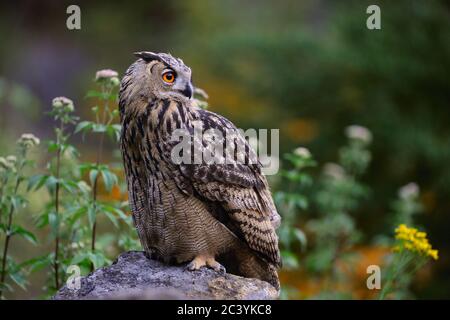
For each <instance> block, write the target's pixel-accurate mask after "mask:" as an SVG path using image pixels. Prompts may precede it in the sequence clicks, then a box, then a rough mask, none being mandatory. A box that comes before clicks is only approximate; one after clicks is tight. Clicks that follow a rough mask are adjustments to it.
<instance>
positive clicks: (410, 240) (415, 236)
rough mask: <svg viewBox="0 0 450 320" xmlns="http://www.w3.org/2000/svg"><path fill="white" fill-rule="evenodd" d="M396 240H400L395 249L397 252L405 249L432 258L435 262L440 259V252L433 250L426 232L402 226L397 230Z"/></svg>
mask: <svg viewBox="0 0 450 320" xmlns="http://www.w3.org/2000/svg"><path fill="white" fill-rule="evenodd" d="M395 238H396V239H397V240H399V244H398V245H397V246H395V247H394V251H396V252H400V251H402V249H404V250H408V251H411V252H413V253H417V254H419V255H422V256H425V257H431V258H433V259H434V260H437V259H438V258H439V256H438V250H435V249H433V248H432V246H431V244H430V243H429V242H428V239H427V234H426V233H425V232H422V231H419V230H417V229H415V228H409V227H408V226H406V225H405V224H401V225H399V226H398V227H397V228H396V229H395Z"/></svg>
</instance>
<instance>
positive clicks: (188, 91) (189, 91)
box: [181, 83, 194, 99]
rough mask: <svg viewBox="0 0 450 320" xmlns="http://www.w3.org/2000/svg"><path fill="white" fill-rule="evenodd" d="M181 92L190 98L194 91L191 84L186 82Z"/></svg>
mask: <svg viewBox="0 0 450 320" xmlns="http://www.w3.org/2000/svg"><path fill="white" fill-rule="evenodd" d="M181 93H182V94H183V95H184V96H185V97H187V98H189V99H191V98H192V94H193V93H194V88H193V87H192V84H190V83H188V84H187V85H186V87H184V89H183V90H182V91H181Z"/></svg>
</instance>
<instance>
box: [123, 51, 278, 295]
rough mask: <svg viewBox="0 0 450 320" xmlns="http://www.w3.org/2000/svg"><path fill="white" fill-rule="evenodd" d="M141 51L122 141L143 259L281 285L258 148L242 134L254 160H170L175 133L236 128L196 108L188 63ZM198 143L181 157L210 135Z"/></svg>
mask: <svg viewBox="0 0 450 320" xmlns="http://www.w3.org/2000/svg"><path fill="white" fill-rule="evenodd" d="M135 55H136V56H137V57H138V60H137V61H135V62H134V63H133V64H132V65H131V66H130V67H129V68H128V70H127V71H126V74H125V75H124V77H123V79H122V81H121V86H120V92H119V111H120V119H121V125H122V131H121V138H120V146H121V151H122V156H123V162H124V168H125V174H126V180H127V186H128V194H129V202H130V207H131V211H132V215H133V221H134V224H135V226H136V230H137V233H138V236H139V239H140V241H141V244H142V246H143V248H144V250H145V252H146V254H147V256H148V257H151V258H155V259H158V260H161V261H163V262H165V263H175V264H181V263H187V264H186V268H187V269H188V270H191V271H194V270H198V269H200V268H202V267H207V268H212V269H214V270H216V271H222V272H225V269H226V270H227V272H230V273H233V274H237V275H241V276H244V277H249V278H258V279H261V280H263V281H267V282H269V283H271V284H272V285H273V286H274V287H276V288H277V289H279V280H278V275H277V269H278V268H279V267H280V266H281V258H280V251H279V248H278V237H277V234H276V232H275V230H276V228H277V227H278V226H279V223H280V220H281V219H280V216H279V214H278V213H277V210H276V208H275V205H274V203H273V200H272V196H271V193H270V190H269V186H268V183H267V180H266V178H265V176H264V175H263V173H262V172H261V164H260V162H259V161H257V156H256V153H255V151H254V150H253V149H252V147H251V146H250V144H249V143H248V141H247V140H246V139H245V137H244V136H243V135H241V134H236V135H235V136H234V139H233V143H234V147H241V149H240V150H244V159H246V160H248V159H256V161H238V159H233V157H230V158H232V159H231V160H230V161H228V158H227V161H226V162H221V161H181V162H179V161H174V157H173V151H174V148H175V147H176V146H177V145H178V143H179V142H180V141H179V140H177V139H174V133H175V132H179V131H180V130H182V132H187V133H189V134H191V135H194V134H193V133H194V131H195V130H197V129H196V128H198V127H200V128H201V129H202V130H205V131H206V130H208V129H214V130H216V132H219V133H223V134H224V136H225V135H226V134H227V133H229V132H238V131H237V130H236V127H235V126H234V125H233V123H231V122H230V121H229V120H227V119H226V118H224V117H222V116H221V115H218V114H216V113H213V112H210V111H207V110H204V109H202V108H200V107H198V105H197V104H196V103H195V100H194V99H193V93H194V86H193V84H192V72H191V69H190V68H189V67H188V66H186V65H185V64H184V63H183V61H182V60H181V59H179V58H175V57H173V56H171V55H170V54H166V53H153V52H148V51H144V52H138V53H135ZM193 140H194V141H193V143H192V144H191V145H190V146H191V147H192V148H191V149H189V148H188V150H187V151H186V154H184V156H186V155H187V156H189V157H190V156H192V153H195V150H194V149H195V145H199V146H200V147H202V148H206V149H207V148H209V145H210V143H209V140H208V139H207V138H206V137H205V136H202V135H201V136H200V138H199V137H196V138H195V139H193ZM195 140H196V141H195ZM207 140H208V141H207ZM224 141H225V140H224ZM231 150H232V151H230V152H231V153H233V152H234V151H233V150H236V149H231ZM189 151H190V152H191V153H189ZM225 153H226V152H225ZM228 155H229V154H228ZM189 157H188V158H189ZM241 158H242V157H241ZM190 159H191V158H190Z"/></svg>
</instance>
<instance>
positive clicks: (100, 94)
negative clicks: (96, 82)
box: [85, 90, 109, 100]
mask: <svg viewBox="0 0 450 320" xmlns="http://www.w3.org/2000/svg"><path fill="white" fill-rule="evenodd" d="M85 97H86V98H100V99H103V100H107V99H108V98H109V97H108V94H106V93H103V92H99V91H97V90H89V91H88V93H87V94H86V96H85Z"/></svg>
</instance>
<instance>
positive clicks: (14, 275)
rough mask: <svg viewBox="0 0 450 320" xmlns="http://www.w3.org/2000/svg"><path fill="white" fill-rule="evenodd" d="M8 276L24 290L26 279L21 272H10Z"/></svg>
mask: <svg viewBox="0 0 450 320" xmlns="http://www.w3.org/2000/svg"><path fill="white" fill-rule="evenodd" d="M9 277H10V278H11V279H12V280H13V281H14V282H15V283H16V284H17V285H18V286H19V287H21V288H22V289H23V290H26V285H27V280H26V278H25V276H24V275H23V274H22V273H21V272H11V273H10V274H9Z"/></svg>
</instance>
